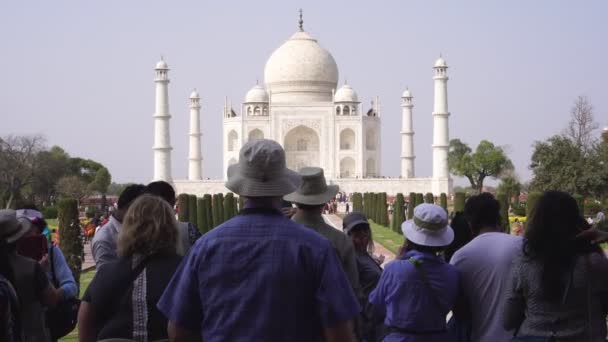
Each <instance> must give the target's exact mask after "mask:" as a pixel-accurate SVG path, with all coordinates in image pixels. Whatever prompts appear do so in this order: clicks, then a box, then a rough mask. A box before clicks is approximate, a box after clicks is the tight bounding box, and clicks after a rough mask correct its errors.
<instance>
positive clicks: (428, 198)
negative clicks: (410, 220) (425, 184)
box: [424, 192, 435, 204]
mask: <svg viewBox="0 0 608 342" xmlns="http://www.w3.org/2000/svg"><path fill="white" fill-rule="evenodd" d="M424 203H429V204H435V198H434V197H433V194H432V193H430V192H427V193H426V194H425V195H424Z"/></svg>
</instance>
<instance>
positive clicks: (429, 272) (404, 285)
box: [369, 251, 459, 342]
mask: <svg viewBox="0 0 608 342" xmlns="http://www.w3.org/2000/svg"><path fill="white" fill-rule="evenodd" d="M411 257H414V258H415V259H417V260H418V262H419V266H418V267H422V268H423V269H424V274H425V276H426V278H427V279H428V284H429V286H430V288H431V289H432V293H430V291H429V289H428V287H427V285H425V284H424V282H423V280H422V277H421V276H420V273H419V272H420V271H418V270H416V268H415V267H416V266H414V263H412V262H410V261H408V259H409V258H411ZM458 289H459V284H458V272H457V271H456V268H454V267H453V266H452V265H450V264H447V263H446V262H445V261H444V260H443V258H441V257H438V256H435V255H431V254H426V253H421V252H418V251H409V252H407V253H406V254H405V255H404V256H403V257H402V258H401V259H399V260H395V261H393V262H391V263H389V264H388V265H386V267H385V268H384V272H383V273H382V276H381V277H380V281H379V282H378V286H377V287H376V289H375V290H374V291H372V293H371V294H370V296H369V300H370V302H371V303H372V304H373V305H374V307H375V308H376V309H378V310H379V311H380V312H383V313H385V314H386V316H385V319H384V324H385V325H387V326H390V327H395V328H398V329H402V330H404V331H409V332H412V333H411V334H407V333H401V334H400V333H392V334H390V335H389V336H387V338H385V340H384V341H408V342H410V341H412V342H413V341H448V337H447V335H446V334H426V333H428V332H437V331H442V330H445V329H446V315H447V313H448V312H449V311H450V310H451V309H452V308H453V307H454V304H455V302H456V298H457V296H458ZM433 297H435V299H433Z"/></svg>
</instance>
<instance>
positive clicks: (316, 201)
mask: <svg viewBox="0 0 608 342" xmlns="http://www.w3.org/2000/svg"><path fill="white" fill-rule="evenodd" d="M300 175H301V176H302V184H301V185H300V187H299V188H298V190H297V191H295V192H292V193H290V194H289V195H287V196H285V197H283V199H285V200H286V201H289V202H293V203H300V204H306V205H321V204H325V203H327V202H329V200H331V199H332V198H335V197H336V194H337V193H338V186H337V185H327V182H326V181H325V175H324V174H323V169H322V168H320V167H304V168H302V169H301V170H300Z"/></svg>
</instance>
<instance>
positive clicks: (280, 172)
mask: <svg viewBox="0 0 608 342" xmlns="http://www.w3.org/2000/svg"><path fill="white" fill-rule="evenodd" d="M300 182H301V177H300V175H299V174H298V173H297V172H295V171H292V170H290V169H288V168H287V166H286V165H285V151H284V150H283V148H282V147H281V145H279V143H277V142H276V141H273V140H268V139H256V140H253V141H249V142H247V143H246V144H245V145H243V147H242V148H241V151H240V152H239V161H238V163H236V164H232V165H230V166H229V167H228V180H227V181H226V184H225V185H226V188H228V189H229V190H231V191H233V192H234V193H236V194H238V195H241V196H246V197H279V196H284V195H286V194H289V193H291V192H293V191H295V190H296V189H297V188H298V186H300Z"/></svg>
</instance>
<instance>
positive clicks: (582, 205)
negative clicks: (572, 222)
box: [572, 194, 585, 216]
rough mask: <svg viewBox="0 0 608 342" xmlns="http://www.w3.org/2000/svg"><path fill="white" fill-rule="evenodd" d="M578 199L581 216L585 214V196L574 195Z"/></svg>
mask: <svg viewBox="0 0 608 342" xmlns="http://www.w3.org/2000/svg"><path fill="white" fill-rule="evenodd" d="M572 197H574V199H575V200H576V204H577V205H578V211H579V213H580V214H581V216H583V215H585V198H584V197H583V196H581V195H579V194H574V195H572Z"/></svg>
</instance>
